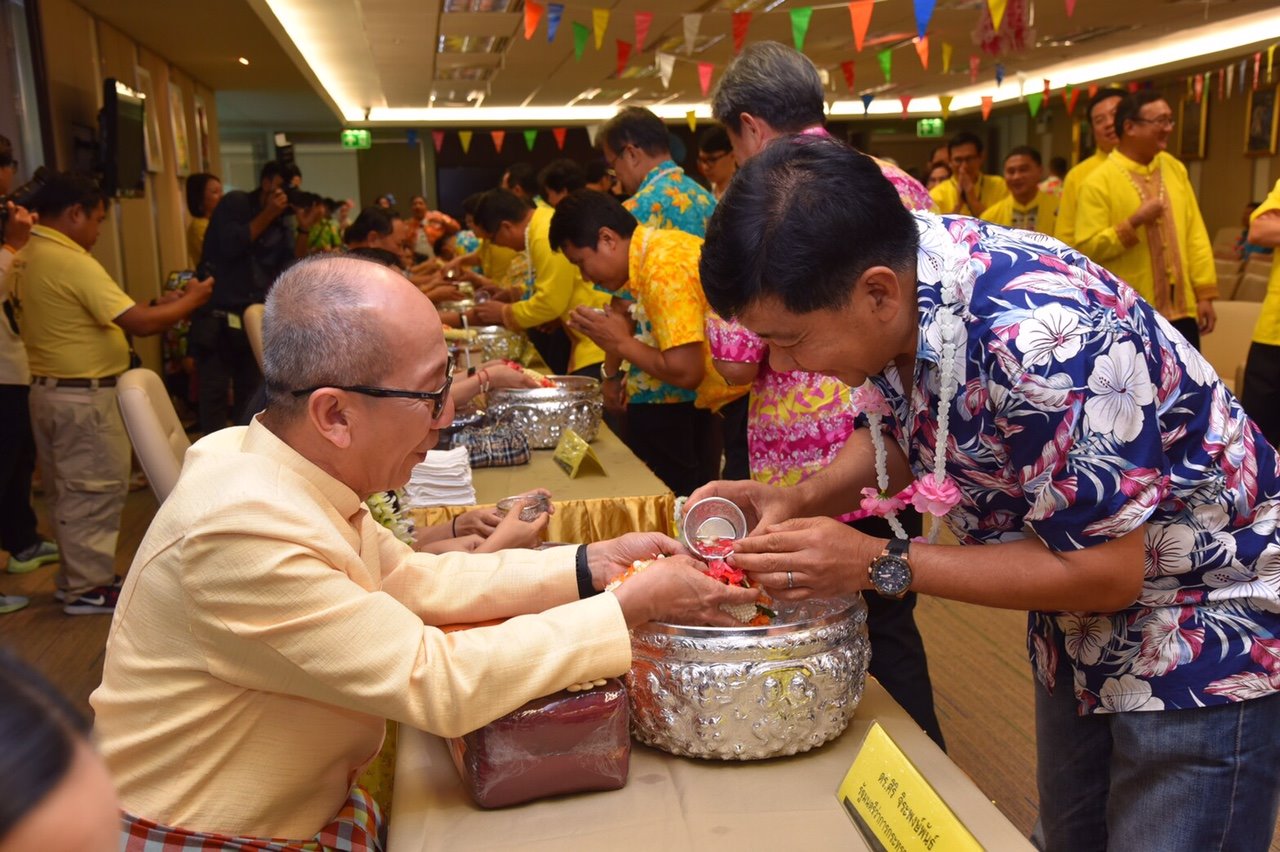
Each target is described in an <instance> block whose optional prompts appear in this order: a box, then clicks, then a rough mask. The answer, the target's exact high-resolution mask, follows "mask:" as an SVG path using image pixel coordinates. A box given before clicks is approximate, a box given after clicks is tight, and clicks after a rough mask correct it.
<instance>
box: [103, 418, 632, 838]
mask: <svg viewBox="0 0 1280 852" xmlns="http://www.w3.org/2000/svg"><path fill="white" fill-rule="evenodd" d="M577 598H578V594H577V584H576V579H575V574H574V549H573V548H571V547H564V548H556V549H552V550H549V551H546V552H542V553H540V552H537V551H508V552H505V553H499V554H488V555H477V554H450V555H446V556H432V555H427V554H420V553H415V552H414V551H412V550H410V549H409V548H408V547H406V546H405V545H404V544H402V543H401V542H399V541H398V540H396V538H395V537H394V536H393V535H392V534H391V533H390V532H389V531H387V530H386V529H384V528H383V527H381V526H380V525H379V524H378V523H377V522H375V521H374V520H373V519H372V518H371V517H370V515H369V512H368V510H367V509H366V508H365V505H364V503H363V502H362V501H361V499H360V497H359V496H358V495H357V494H356V493H355V492H353V491H351V489H349V488H347V487H346V486H345V485H343V484H342V483H341V482H339V481H337V480H336V479H333V478H332V477H330V476H329V475H327V474H326V473H325V472H323V471H322V470H320V469H319V468H318V467H316V466H315V465H313V464H312V463H311V462H309V461H307V460H306V459H304V458H303V457H302V456H300V455H299V454H298V453H296V452H295V451H294V450H293V449H291V448H290V447H289V446H287V445H286V444H285V443H284V442H282V441H281V440H280V439H279V438H277V437H276V436H275V435H274V434H273V433H272V432H271V431H269V430H268V429H267V428H266V427H265V426H263V425H262V424H261V423H260V422H257V421H255V422H254V423H253V424H252V425H251V426H248V427H239V428H232V429H225V430H222V431H220V432H215V433H214V434H212V435H209V436H208V437H206V438H204V439H203V440H201V441H199V442H198V443H196V444H195V445H194V446H193V447H192V448H191V449H190V451H189V452H188V454H187V457H186V462H185V465H184V467H183V471H182V476H181V478H180V479H179V480H178V484H177V486H176V488H175V489H174V491H173V493H172V494H171V495H170V496H169V498H168V499H167V500H165V502H164V504H163V505H161V507H160V511H159V512H158V513H157V514H156V517H155V520H154V521H153V522H152V524H151V528H150V529H149V530H148V531H147V535H146V537H145V538H144V539H143V541H142V545H141V546H140V548H139V549H138V553H137V556H136V558H135V559H134V562H133V566H132V568H131V569H130V571H129V575H128V578H127V579H126V580H125V584H124V589H123V591H122V593H121V596H120V602H119V604H118V606H117V608H116V613H115V618H114V620H113V622H112V625H111V633H110V636H109V637H108V640H107V651H106V664H105V666H104V669H103V678H102V685H101V686H100V687H99V688H98V689H97V690H96V691H95V692H94V694H93V696H92V697H91V698H90V703H91V704H92V705H93V708H94V711H95V713H96V716H97V721H96V735H97V740H98V744H99V746H100V748H101V750H102V753H103V756H104V757H105V758H106V760H107V765H108V767H109V768H110V770H111V774H112V777H113V778H114V779H115V782H116V785H117V787H118V789H119V792H120V798H121V801H122V803H123V806H124V808H125V810H126V811H128V812H130V813H132V814H135V815H137V816H141V817H145V818H147V819H151V820H154V821H156V822H159V823H162V824H166V825H173V826H180V827H183V828H189V829H194V830H198V831H213V832H218V833H221V834H228V835H248V836H253V837H262V838H290V839H304V838H310V837H311V836H312V835H314V834H315V833H316V832H317V831H319V830H320V829H321V828H322V827H323V826H324V825H325V824H327V823H328V822H329V821H330V820H331V819H332V818H333V817H334V816H335V815H336V814H337V812H338V810H339V808H340V807H341V805H342V804H343V801H344V799H345V798H346V796H347V792H348V790H349V788H350V786H351V785H352V783H353V782H354V781H355V780H356V778H357V776H358V775H359V774H360V772H361V771H362V769H363V768H364V767H365V766H366V765H367V764H368V762H369V761H370V760H372V758H373V757H374V755H376V754H377V752H378V749H379V748H380V746H381V744H382V737H383V731H384V721H385V719H387V718H391V719H394V720H396V721H398V722H401V723H404V724H408V725H413V726H414V727H417V728H421V729H423V730H427V731H430V732H432V733H436V734H440V735H444V736H449V735H458V734H462V733H464V732H466V731H470V730H473V729H475V728H478V727H481V726H483V725H485V724H486V723H488V722H489V721H491V720H493V719H494V718H496V717H498V716H500V715H502V714H504V713H507V712H509V711H511V710H513V709H515V708H516V707H519V706H520V705H521V704H523V703H524V702H526V701H529V700H531V699H533V698H536V697H538V696H542V695H547V694H549V693H552V692H555V691H556V690H559V689H562V688H564V687H565V686H567V685H568V684H571V683H574V682H577V681H582V680H587V679H591V678H597V677H605V676H612V675H618V674H621V673H622V672H624V671H626V670H627V669H628V668H629V666H630V664H631V645H630V641H629V635H628V632H627V626H626V623H625V622H624V620H623V617H622V611H621V609H620V608H619V606H618V603H617V598H615V597H614V596H613V595H612V594H608V593H606V594H601V595H598V596H596V597H592V598H588V599H586V600H581V601H580V600H578V599H577ZM544 610H545V611H544ZM522 613H529V614H526V615H521V614H522ZM533 613H537V614H533ZM504 616H518V617H514V618H511V619H510V620H508V621H506V622H504V623H502V624H500V625H496V626H489V627H478V628H474V629H471V630H466V631H462V632H457V633H450V634H445V633H443V632H441V631H440V630H438V629H436V627H435V626H433V625H444V624H451V623H470V622H477V621H483V620H486V619H492V618H499V617H504Z"/></svg>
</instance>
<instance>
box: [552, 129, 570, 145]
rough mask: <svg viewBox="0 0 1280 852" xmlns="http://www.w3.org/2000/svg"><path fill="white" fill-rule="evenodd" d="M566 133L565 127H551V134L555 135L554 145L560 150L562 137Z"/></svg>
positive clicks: (562, 142) (567, 130)
mask: <svg viewBox="0 0 1280 852" xmlns="http://www.w3.org/2000/svg"><path fill="white" fill-rule="evenodd" d="M568 133H569V129H568V128H567V127H553V128H551V135H552V136H554V137H555V140H556V147H557V148H559V149H560V150H561V151H563V150H564V138H565V136H567V135H568Z"/></svg>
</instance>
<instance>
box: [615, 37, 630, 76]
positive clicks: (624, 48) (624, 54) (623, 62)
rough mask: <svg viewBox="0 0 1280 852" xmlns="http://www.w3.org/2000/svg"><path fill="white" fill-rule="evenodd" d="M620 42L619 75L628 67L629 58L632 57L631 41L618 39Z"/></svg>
mask: <svg viewBox="0 0 1280 852" xmlns="http://www.w3.org/2000/svg"><path fill="white" fill-rule="evenodd" d="M617 42H618V76H619V77H621V76H622V72H623V71H625V70H626V69H627V60H628V59H630V58H631V42H629V41H623V40H622V39H617Z"/></svg>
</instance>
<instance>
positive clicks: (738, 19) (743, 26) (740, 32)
mask: <svg viewBox="0 0 1280 852" xmlns="http://www.w3.org/2000/svg"><path fill="white" fill-rule="evenodd" d="M749 26H751V13H750V12H734V13H733V52H734V54H735V55H736V54H739V53H741V52H742V45H743V43H745V42H746V40H747V27H749Z"/></svg>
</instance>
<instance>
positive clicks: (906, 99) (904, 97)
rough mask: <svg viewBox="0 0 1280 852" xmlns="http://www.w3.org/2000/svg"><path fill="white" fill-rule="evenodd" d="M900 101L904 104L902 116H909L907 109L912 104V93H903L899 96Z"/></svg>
mask: <svg viewBox="0 0 1280 852" xmlns="http://www.w3.org/2000/svg"><path fill="white" fill-rule="evenodd" d="M898 103H900V104H902V117H903V118H906V117H907V110H908V109H909V108H910V106H911V96H910V95H902V96H901V97H899V98H898Z"/></svg>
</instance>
